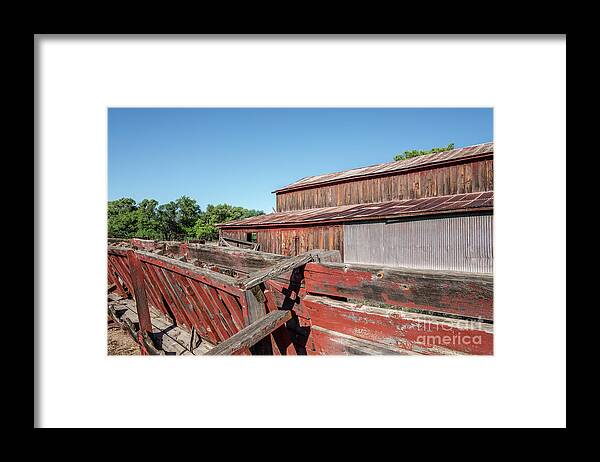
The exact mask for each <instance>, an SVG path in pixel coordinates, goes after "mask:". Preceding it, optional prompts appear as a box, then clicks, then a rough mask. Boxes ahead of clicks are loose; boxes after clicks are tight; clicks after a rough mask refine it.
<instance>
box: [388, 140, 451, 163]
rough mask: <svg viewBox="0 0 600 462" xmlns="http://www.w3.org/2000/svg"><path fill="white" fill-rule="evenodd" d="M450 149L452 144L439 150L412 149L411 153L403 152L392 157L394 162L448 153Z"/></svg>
mask: <svg viewBox="0 0 600 462" xmlns="http://www.w3.org/2000/svg"><path fill="white" fill-rule="evenodd" d="M451 149H454V143H450V144H448V146H445V147H441V148H431V149H429V150H427V151H423V150H418V149H413V150H412V151H404V152H403V153H402V154H396V156H394V160H405V159H410V158H411V157H417V156H424V155H426V154H434V153H436V152H444V151H450V150H451Z"/></svg>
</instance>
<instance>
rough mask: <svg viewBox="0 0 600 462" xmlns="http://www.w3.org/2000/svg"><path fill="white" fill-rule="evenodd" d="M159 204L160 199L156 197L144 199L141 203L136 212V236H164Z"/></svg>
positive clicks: (153, 237) (149, 237)
mask: <svg viewBox="0 0 600 462" xmlns="http://www.w3.org/2000/svg"><path fill="white" fill-rule="evenodd" d="M157 206H158V201H155V200H154V199H144V200H143V201H141V202H140V203H139V205H138V209H137V213H136V215H137V229H136V237H141V238H143V239H160V238H161V237H162V232H161V226H160V220H159V217H158V211H157Z"/></svg>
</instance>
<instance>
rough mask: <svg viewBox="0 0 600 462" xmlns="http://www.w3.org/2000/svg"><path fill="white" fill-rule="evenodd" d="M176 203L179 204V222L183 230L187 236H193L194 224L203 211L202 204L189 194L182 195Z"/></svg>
mask: <svg viewBox="0 0 600 462" xmlns="http://www.w3.org/2000/svg"><path fill="white" fill-rule="evenodd" d="M175 205H176V206H177V223H178V224H179V226H180V228H181V231H182V232H183V234H185V235H186V236H191V235H192V234H193V232H194V225H195V224H196V221H198V219H199V218H200V215H201V213H202V211H201V210H200V206H199V205H198V203H197V202H196V201H195V200H194V199H192V198H191V197H188V196H181V197H180V198H179V199H177V200H176V201H175Z"/></svg>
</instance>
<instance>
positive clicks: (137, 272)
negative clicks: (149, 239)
mask: <svg viewBox="0 0 600 462" xmlns="http://www.w3.org/2000/svg"><path fill="white" fill-rule="evenodd" d="M127 260H128V262H129V271H130V273H131V281H132V283H133V295H134V297H135V306H136V308H137V315H138V319H139V321H140V330H141V331H142V332H148V333H152V322H151V321H150V310H149V309H148V300H147V298H146V287H145V286H144V272H143V269H142V264H141V263H140V261H139V260H138V258H137V255H136V254H135V251H133V250H128V251H127Z"/></svg>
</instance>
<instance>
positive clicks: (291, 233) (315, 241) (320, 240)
mask: <svg viewBox="0 0 600 462" xmlns="http://www.w3.org/2000/svg"><path fill="white" fill-rule="evenodd" d="M247 233H256V237H257V242H258V243H259V244H260V250H261V251H262V252H269V253H276V254H279V255H286V256H295V255H298V254H301V253H303V252H308V251H309V250H313V249H323V250H339V251H340V254H341V255H342V258H343V257H344V253H343V252H344V250H343V247H344V245H343V244H344V229H343V225H341V224H340V225H331V226H303V227H293V228H292V227H279V228H248V229H222V230H221V235H223V236H227V237H232V238H234V239H243V240H245V239H246V235H247Z"/></svg>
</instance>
